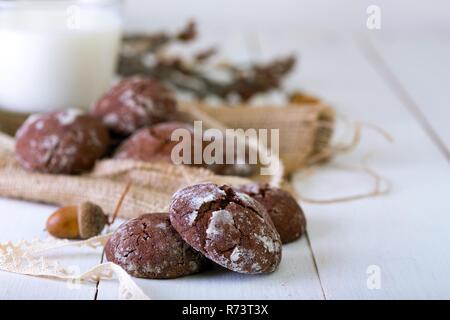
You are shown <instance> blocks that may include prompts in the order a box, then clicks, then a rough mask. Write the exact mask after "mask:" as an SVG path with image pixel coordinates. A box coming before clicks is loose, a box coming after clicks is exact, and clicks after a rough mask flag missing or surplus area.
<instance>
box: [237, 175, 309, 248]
mask: <svg viewBox="0 0 450 320" xmlns="http://www.w3.org/2000/svg"><path fill="white" fill-rule="evenodd" d="M238 190H239V191H241V192H244V193H246V194H248V195H249V196H251V197H252V198H253V199H255V200H257V201H258V202H260V203H261V204H262V205H263V206H264V207H265V208H266V210H267V212H268V213H269V215H270V218H271V219H272V221H273V224H274V225H275V228H276V229H277V231H278V233H279V234H280V237H281V241H282V242H283V243H288V242H292V241H294V240H296V239H298V238H300V237H301V236H302V234H304V233H305V230H306V218H305V215H304V213H303V210H302V208H301V207H300V205H299V204H298V202H297V200H295V198H294V197H293V196H292V195H291V194H289V193H288V192H287V191H284V190H283V189H280V188H274V187H271V186H269V185H268V184H258V183H251V184H246V185H243V186H240V187H238Z"/></svg>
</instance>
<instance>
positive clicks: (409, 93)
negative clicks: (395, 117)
mask: <svg viewBox="0 0 450 320" xmlns="http://www.w3.org/2000/svg"><path fill="white" fill-rule="evenodd" d="M445 38H447V37H446V35H445V34H442V33H434V34H418V35H416V36H414V37H411V36H406V37H405V36H404V37H400V36H399V35H390V36H388V35H383V36H378V37H372V38H371V40H370V44H369V46H370V45H371V46H372V50H373V51H374V54H378V55H379V57H380V60H381V62H380V63H384V64H385V65H386V68H387V69H389V70H390V73H388V74H386V76H387V77H389V78H390V79H391V81H393V82H394V83H397V91H398V94H399V96H401V97H403V99H404V100H405V103H406V104H409V105H410V108H412V109H413V110H414V113H415V114H416V116H417V117H418V118H419V120H421V121H422V122H423V125H424V126H425V127H428V130H429V131H430V134H431V135H432V136H433V139H435V140H436V141H437V143H439V144H440V145H441V149H442V151H443V152H444V153H445V154H446V156H447V158H448V159H449V161H450V126H449V125H448V122H449V108H450V90H449V89H448V86H449V84H450V63H449V60H448V57H449V56H450V44H449V43H448V41H445V40H444V39H445ZM369 49H370V48H369ZM394 85H395V84H394Z"/></svg>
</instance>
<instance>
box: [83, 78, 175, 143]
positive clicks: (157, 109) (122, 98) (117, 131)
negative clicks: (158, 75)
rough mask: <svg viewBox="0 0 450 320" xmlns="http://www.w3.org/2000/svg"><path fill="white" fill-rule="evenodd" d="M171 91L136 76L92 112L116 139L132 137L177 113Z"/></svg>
mask: <svg viewBox="0 0 450 320" xmlns="http://www.w3.org/2000/svg"><path fill="white" fill-rule="evenodd" d="M176 109H177V108H176V101H175V98H174V96H173V93H172V91H171V90H169V89H168V88H167V87H166V86H165V85H163V84H162V83H161V82H159V81H157V80H154V79H151V78H146V77H141V76H134V77H130V78H126V79H124V80H122V81H121V82H119V83H118V84H117V85H115V86H114V87H112V88H111V89H110V90H109V91H108V92H107V93H106V94H105V95H103V97H101V98H100V100H99V101H98V102H97V103H96V104H95V106H94V107H93V109H92V114H93V115H94V116H96V117H98V118H99V119H101V120H102V121H103V123H104V124H105V125H106V126H107V127H108V128H109V129H110V130H111V132H112V133H113V134H114V135H119V136H128V135H130V134H132V133H133V132H135V131H136V130H137V129H139V128H142V127H145V126H150V125H153V124H156V123H159V122H162V121H166V120H168V119H170V118H171V117H172V116H173V115H174V114H175V112H176Z"/></svg>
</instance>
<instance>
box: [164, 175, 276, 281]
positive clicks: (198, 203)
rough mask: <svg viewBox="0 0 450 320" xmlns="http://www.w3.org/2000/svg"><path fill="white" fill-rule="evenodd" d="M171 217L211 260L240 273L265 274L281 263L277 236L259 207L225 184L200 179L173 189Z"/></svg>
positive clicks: (260, 206) (195, 245)
mask: <svg viewBox="0 0 450 320" xmlns="http://www.w3.org/2000/svg"><path fill="white" fill-rule="evenodd" d="M169 213H170V221H171V222H172V226H173V227H174V228H175V230H177V231H178V232H179V233H180V235H181V236H182V238H183V239H184V240H185V241H186V242H187V243H189V244H190V245H191V246H192V247H193V248H194V249H196V250H198V251H200V252H201V253H203V254H204V255H205V256H206V257H207V258H209V259H211V260H212V261H214V262H216V263H218V264H220V265H222V266H224V267H225V268H228V269H230V270H232V271H236V272H241V273H252V274H257V273H268V272H272V271H274V270H275V269H276V268H277V267H278V265H279V263H280V261H281V240H280V236H279V234H278V232H277V231H276V229H275V227H274V225H273V223H272V221H271V220H270V217H269V216H268V214H267V212H266V210H265V209H264V207H263V206H262V205H261V204H260V203H258V202H257V201H255V200H253V199H252V198H251V197H249V196H248V195H246V194H244V193H240V192H236V191H235V190H234V189H233V188H232V187H230V186H226V185H223V186H218V185H215V184H213V183H204V184H198V185H193V186H189V187H186V188H184V189H180V190H178V191H177V192H176V193H175V194H174V196H173V197H172V201H171V203H170V207H169Z"/></svg>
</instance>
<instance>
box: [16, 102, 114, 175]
mask: <svg viewBox="0 0 450 320" xmlns="http://www.w3.org/2000/svg"><path fill="white" fill-rule="evenodd" d="M108 143H109V135H108V130H107V129H106V128H105V126H104V125H103V124H102V123H101V122H100V121H99V120H98V119H95V118H94V117H92V116H90V115H86V114H83V113H82V112H81V111H79V110H77V109H68V110H64V111H53V112H48V113H44V114H38V115H32V116H30V117H29V118H28V119H27V120H26V121H25V123H24V124H23V125H22V126H21V127H20V128H19V130H18V131H17V133H16V146H15V149H16V158H17V160H18V161H19V163H20V164H21V166H22V167H23V168H25V169H27V170H33V171H39V172H45V173H59V174H75V173H80V172H83V171H86V170H89V169H91V168H92V166H93V165H94V163H95V161H96V160H97V159H98V158H100V157H101V156H102V155H103V154H104V153H105V151H106V150H107V148H108Z"/></svg>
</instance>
